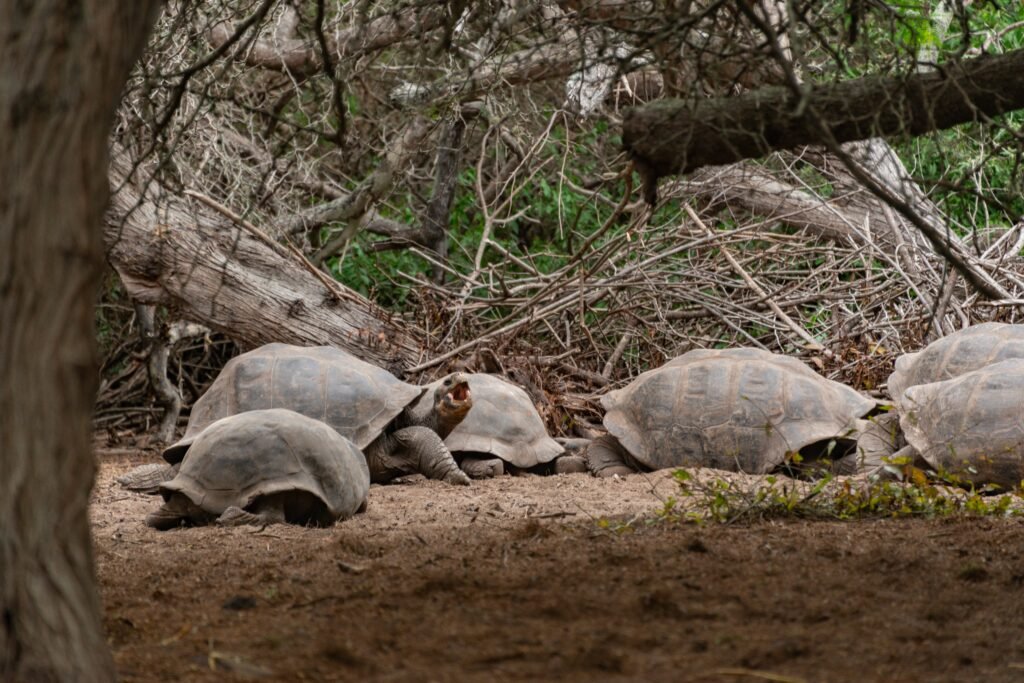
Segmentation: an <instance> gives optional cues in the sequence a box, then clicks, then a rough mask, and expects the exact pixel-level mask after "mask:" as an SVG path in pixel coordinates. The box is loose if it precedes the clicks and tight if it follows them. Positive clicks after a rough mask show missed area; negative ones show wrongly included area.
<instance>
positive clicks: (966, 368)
mask: <svg viewBox="0 0 1024 683" xmlns="http://www.w3.org/2000/svg"><path fill="white" fill-rule="evenodd" d="M1010 358H1024V325H1009V324H1006V323H983V324H981V325H974V326H972V327H967V328H965V329H963V330H960V331H958V332H954V333H953V334H950V335H948V336H945V337H943V338H942V339H937V340H936V341H934V342H932V343H931V344H929V345H928V346H926V347H925V348H924V349H923V350H921V351H918V352H917V353H907V354H904V355H902V356H900V357H899V358H897V359H896V368H895V370H894V371H893V373H892V374H891V375H889V394H890V395H891V396H892V399H893V401H894V402H895V403H896V405H897V406H900V405H901V404H902V402H903V394H904V392H905V391H906V390H907V389H909V388H910V387H913V386H917V385H918V384H927V383H929V382H941V381H943V380H947V379H951V378H953V377H957V376H959V375H962V374H964V373H965V372H970V371H972V370H977V369H978V368H982V367H984V366H986V365H991V364H992V363H998V362H999V361H1003V360H1009V359H1010Z"/></svg>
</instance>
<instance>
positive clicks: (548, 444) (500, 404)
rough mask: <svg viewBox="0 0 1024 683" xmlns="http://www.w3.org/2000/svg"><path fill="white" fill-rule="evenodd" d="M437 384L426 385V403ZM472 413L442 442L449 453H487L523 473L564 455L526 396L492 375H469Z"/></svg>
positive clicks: (519, 389) (514, 386)
mask: <svg viewBox="0 0 1024 683" xmlns="http://www.w3.org/2000/svg"><path fill="white" fill-rule="evenodd" d="M439 384H440V381H438V382H434V383H433V384H431V385H428V387H427V390H428V391H427V392H426V393H425V394H424V398H422V399H420V400H421V401H423V400H430V399H429V397H430V396H432V395H433V393H434V389H436V388H437V386H438V385H439ZM469 386H470V388H471V390H472V391H473V409H472V410H470V411H469V413H468V414H467V415H466V417H465V419H464V420H463V421H462V422H461V423H460V424H459V425H458V426H457V427H456V428H455V429H454V430H452V432H451V434H449V435H448V436H447V438H445V440H444V444H445V445H446V446H447V447H448V450H450V451H451V452H452V453H469V452H473V453H489V454H491V455H494V456H496V457H499V458H501V459H502V460H504V461H505V462H508V463H509V464H511V465H514V466H516V467H521V468H523V469H526V468H530V467H534V466H536V465H540V464H543V463H546V462H550V461H552V460H554V459H555V458H556V457H558V456H559V455H561V454H562V453H564V452H565V449H564V448H562V447H561V446H560V445H559V444H558V442H557V441H555V440H554V439H552V438H551V437H550V436H548V432H547V429H545V427H544V421H543V420H542V419H541V417H540V414H539V413H538V412H537V408H536V407H535V406H534V405H533V401H532V400H530V396H529V395H528V394H527V393H526V392H525V391H523V390H522V389H521V388H519V387H517V386H516V385H514V384H511V383H509V382H507V381H505V380H503V379H501V378H500V377H497V376H495V375H488V374H486V373H474V374H471V375H469Z"/></svg>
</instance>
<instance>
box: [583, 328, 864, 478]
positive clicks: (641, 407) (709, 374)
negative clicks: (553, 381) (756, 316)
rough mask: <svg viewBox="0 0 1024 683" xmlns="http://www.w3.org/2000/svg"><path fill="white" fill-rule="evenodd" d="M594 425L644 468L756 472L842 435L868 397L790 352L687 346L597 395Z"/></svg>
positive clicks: (849, 430)
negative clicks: (600, 421)
mask: <svg viewBox="0 0 1024 683" xmlns="http://www.w3.org/2000/svg"><path fill="white" fill-rule="evenodd" d="M601 403H602V405H603V406H604V408H605V410H606V411H607V412H606V414H605V418H604V426H605V427H606V428H607V429H608V431H609V433H610V434H612V435H613V436H614V437H616V438H617V439H618V440H619V443H620V444H621V445H622V446H623V447H624V448H625V449H626V450H627V451H628V452H629V454H630V455H631V456H633V458H635V459H636V460H637V461H639V462H640V463H641V464H642V465H645V466H646V467H649V468H651V469H662V468H666V467H680V466H693V467H714V468H718V469H724V470H733V471H737V470H738V471H741V472H747V473H751V474H760V473H764V472H769V471H771V470H773V469H775V468H776V467H778V466H779V465H781V464H782V463H783V462H784V461H785V460H786V457H787V454H788V453H795V452H798V451H800V450H801V449H802V448H804V447H806V446H809V445H811V444H813V443H817V442H821V441H825V440H828V439H833V438H855V437H852V436H850V435H851V434H852V432H853V431H854V429H855V424H856V421H857V420H858V419H859V418H861V417H863V416H864V415H865V414H867V413H868V412H869V411H871V410H872V409H873V408H874V407H875V402H874V401H872V400H871V399H868V398H866V397H864V396H861V395H860V394H859V393H857V392H856V391H854V390H853V389H851V388H849V387H847V386H844V385H842V384H839V383H838V382H833V381H831V380H828V379H825V378H824V377H821V376H820V375H818V374H816V373H815V372H814V371H812V370H811V369H810V368H808V367H807V366H805V365H803V364H802V363H801V362H800V361H797V360H795V359H793V358H787V357H785V356H780V355H776V354H773V353H769V352H767V351H761V350H759V349H742V348H741V349H721V350H705V349H697V350H694V351H689V352H687V353H685V354H683V355H682V356H679V357H678V358H675V359H673V360H672V361H670V362H668V363H667V364H665V365H663V366H662V367H660V368H657V369H655V370H649V371H647V372H645V373H643V374H641V375H640V376H638V377H637V378H636V379H635V380H633V382H631V383H630V384H629V385H627V386H626V387H624V388H622V389H619V390H617V391H612V392H610V393H608V394H606V395H605V396H604V397H602V399H601Z"/></svg>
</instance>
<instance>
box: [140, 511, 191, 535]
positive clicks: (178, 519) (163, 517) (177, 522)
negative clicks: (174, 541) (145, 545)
mask: <svg viewBox="0 0 1024 683" xmlns="http://www.w3.org/2000/svg"><path fill="white" fill-rule="evenodd" d="M184 522H185V518H184V517H182V516H181V513H179V512H176V511H174V510H170V509H168V507H167V506H166V505H162V506H160V509H159V510H156V511H155V512H150V513H149V514H148V515H146V526H148V527H152V528H154V529H156V530H157V531H167V530H168V529H177V528H178V527H179V526H181V525H182V524H184Z"/></svg>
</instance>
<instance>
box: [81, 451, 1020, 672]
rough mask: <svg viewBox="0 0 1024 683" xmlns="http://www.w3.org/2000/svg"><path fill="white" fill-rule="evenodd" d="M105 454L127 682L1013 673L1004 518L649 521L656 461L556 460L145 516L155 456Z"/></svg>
mask: <svg viewBox="0 0 1024 683" xmlns="http://www.w3.org/2000/svg"><path fill="white" fill-rule="evenodd" d="M100 458H101V471H100V476H99V481H98V484H97V488H96V493H95V497H94V504H93V507H92V520H93V528H94V532H95V539H96V546H97V561H98V571H99V578H100V582H101V586H102V590H103V596H104V600H105V605H106V626H107V631H108V635H109V640H110V643H111V646H112V647H113V649H114V653H115V657H116V659H117V663H118V666H119V668H120V672H121V676H122V678H123V680H125V681H178V680H188V681H224V680H250V679H262V680H275V681H276V680H281V681H321V680H322V681H349V680H352V681H355V680H372V681H506V680H530V681H543V680H559V681H641V680H642V681H720V680H721V681H726V680H729V681H736V680H751V681H756V680H768V681H972V680H984V681H1021V680H1024V636H1022V634H1024V610H1022V609H1021V604H1022V601H1024V521H1022V520H1020V519H998V520H997V519H973V520H956V521H950V520H933V521H926V520H916V521H873V522H856V523H832V522H799V521H794V522H784V523H760V524H755V525H747V526H738V527H736V526H729V527H724V526H718V525H708V526H703V527H697V526H693V525H675V524H665V523H657V524H655V523H650V522H649V519H650V516H651V515H652V514H653V513H654V512H655V511H656V510H657V509H658V508H659V507H661V505H662V499H663V498H664V497H666V496H669V495H671V494H672V493H673V492H674V491H675V486H674V484H673V482H672V481H671V479H669V478H668V476H667V475H665V474H654V475H647V476H639V475H638V476H633V477H628V478H626V479H625V480H597V479H592V478H590V477H588V476H585V475H563V476H557V477H547V478H542V477H516V478H513V477H502V478H499V479H496V480H491V481H484V482H476V483H474V485H473V486H472V487H470V488H457V487H451V486H446V485H443V484H438V483H435V482H429V481H423V480H420V481H415V482H412V483H407V484H401V485H392V486H374V487H373V488H372V489H371V492H370V505H369V510H368V512H367V513H366V514H364V515H359V516H357V517H356V518H355V519H352V520H349V521H346V522H343V523H341V524H338V525H337V526H335V527H333V528H330V529H305V528H298V527H290V526H273V527H268V528H267V529H265V530H262V531H259V530H256V529H254V528H252V527H248V528H236V529H220V528H200V529H184V530H176V531H169V532H156V531H152V530H150V529H148V528H146V527H145V525H144V524H143V518H144V516H145V514H146V513H147V512H148V511H150V510H151V509H154V508H155V507H156V506H157V504H158V503H157V499H155V498H152V497H147V496H142V495H137V494H131V493H127V492H125V491H123V490H122V489H121V488H120V487H119V486H118V485H117V484H116V483H115V482H114V477H115V476H116V475H117V474H120V473H121V472H124V471H125V470H127V469H129V468H131V467H133V466H135V465H137V464H141V463H143V462H147V461H150V460H151V459H152V456H144V455H143V454H141V453H139V452H137V451H131V450H122V451H117V450H107V451H102V452H101V455H100ZM602 519H606V520H612V522H613V523H612V524H610V525H602V524H600V523H599V522H600V520H602Z"/></svg>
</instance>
